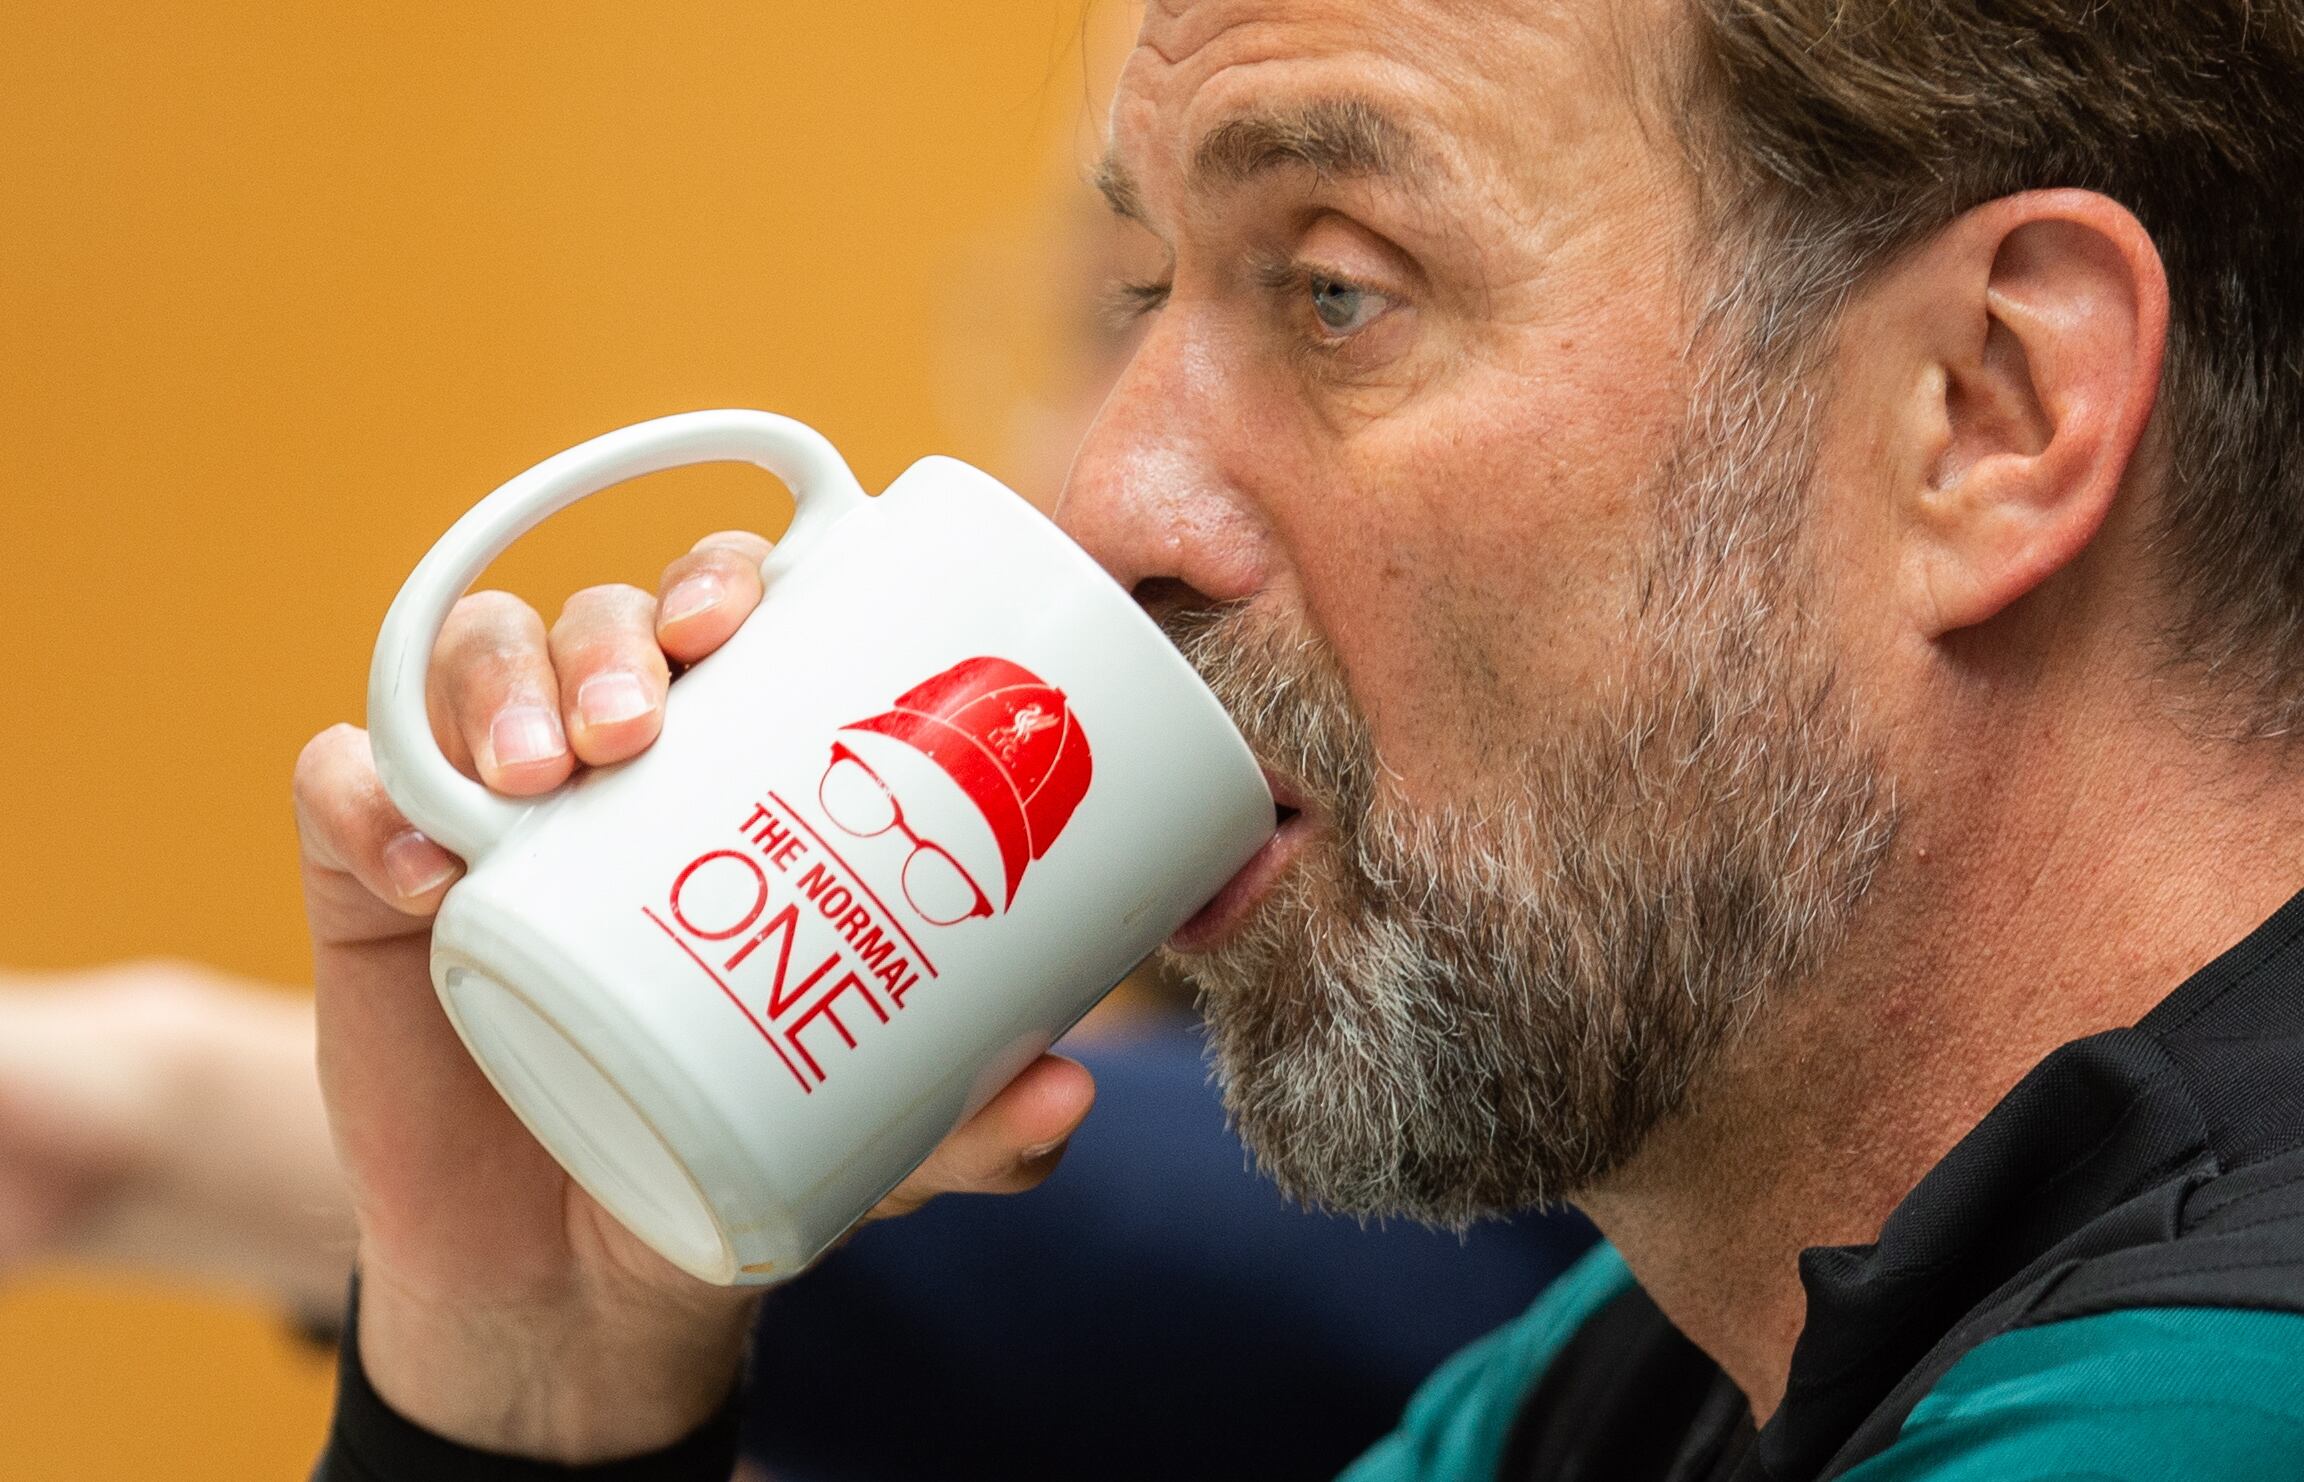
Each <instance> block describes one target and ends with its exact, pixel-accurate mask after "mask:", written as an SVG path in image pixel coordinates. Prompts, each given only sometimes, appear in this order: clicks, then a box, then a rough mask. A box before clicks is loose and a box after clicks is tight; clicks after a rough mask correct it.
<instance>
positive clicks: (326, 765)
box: [292, 721, 368, 799]
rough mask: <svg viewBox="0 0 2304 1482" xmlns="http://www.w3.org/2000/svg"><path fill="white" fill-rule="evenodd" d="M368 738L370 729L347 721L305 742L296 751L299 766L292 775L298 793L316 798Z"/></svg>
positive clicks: (300, 796)
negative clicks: (367, 729)
mask: <svg viewBox="0 0 2304 1482" xmlns="http://www.w3.org/2000/svg"><path fill="white" fill-rule="evenodd" d="M367 741H368V733H367V732H366V731H363V730H361V729H360V728H359V727H358V726H355V725H351V724H349V723H347V722H344V721H338V722H337V723H336V724H334V725H332V726H330V727H328V729H326V730H324V731H322V732H321V733H320V734H319V735H317V736H314V737H313V738H312V739H311V740H309V741H307V742H305V743H304V749H303V750H301V751H299V752H297V753H296V770H295V773H294V776H293V779H292V785H293V787H294V788H295V791H296V796H297V797H298V798H301V799H317V798H318V797H319V796H320V795H321V794H322V793H324V792H326V791H327V790H328V788H329V786H330V784H331V783H332V782H333V781H334V780H335V779H337V778H339V777H341V776H342V775H343V772H344V764H345V762H346V760H347V759H349V758H350V757H351V756H352V755H353V754H354V753H355V752H356V751H357V750H358V749H359V748H361V747H364V746H365V745H366V744H367Z"/></svg>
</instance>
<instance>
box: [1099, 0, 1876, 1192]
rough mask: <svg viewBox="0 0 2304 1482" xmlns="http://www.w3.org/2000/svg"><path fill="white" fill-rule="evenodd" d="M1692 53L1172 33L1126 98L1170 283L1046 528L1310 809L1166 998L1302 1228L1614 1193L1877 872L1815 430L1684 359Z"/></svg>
mask: <svg viewBox="0 0 2304 1482" xmlns="http://www.w3.org/2000/svg"><path fill="white" fill-rule="evenodd" d="M1663 20H1664V17H1663V16H1661V15H1658V14H1651V13H1650V11H1649V9H1648V8H1646V7H1643V8H1641V9H1640V10H1638V11H1637V12H1635V11H1633V10H1630V9H1627V8H1623V7H1613V6H1610V5H1607V4H1602V3H1593V4H1584V5H1577V4H1569V3H1555V4H1523V5H1501V4H1498V5H1472V4H1411V3H1406V0H1396V3H1373V0H1327V3H1320V0H1297V3H1289V0H1261V3H1249V0H1198V3H1191V4H1181V3H1179V4H1169V5H1163V4H1160V3H1157V0H1155V3H1154V5H1153V6H1152V8H1151V10H1150V12H1149V13H1148V15H1147V17H1146V20H1145V25H1144V31H1143V36H1142V38H1141V41H1140V44H1139V46H1138V47H1137V49H1136V51H1135V53H1134V54H1133V55H1132V56H1131V58H1130V59H1129V62H1128V64H1127V66H1126V69H1125V71H1124V73H1123V75H1122V78H1121V83H1120V89H1119V93H1118V96H1117V99H1116V101H1115V104H1114V108H1113V115H1112V118H1113V128H1112V151H1111V158H1110V161H1109V167H1108V169H1107V172H1106V183H1107V188H1108V189H1107V193H1108V194H1110V195H1112V196H1113V197H1114V200H1115V204H1116V205H1117V206H1119V207H1120V208H1121V209H1122V210H1123V211H1124V212H1126V213H1127V214H1130V215H1133V216H1135V217H1136V218H1138V219H1139V220H1140V221H1141V222H1142V223H1143V224H1144V226H1145V228H1146V229H1147V230H1148V231H1149V232H1151V233H1152V234H1153V235H1154V236H1155V237H1156V238H1157V239H1158V240H1159V241H1160V243H1161V244H1162V246H1163V248H1164V250H1165V254H1166V256H1167V260H1168V271H1167V273H1166V274H1165V277H1164V280H1163V281H1161V282H1159V283H1156V284H1148V285H1144V286H1143V287H1142V289H1141V291H1140V292H1139V293H1138V295H1137V296H1138V297H1139V298H1141V299H1143V300H1145V301H1146V303H1147V304H1148V305H1149V306H1151V312H1152V313H1153V314H1154V316H1155V317H1154V320H1153V322H1152V323H1151V325H1150V326H1149V328H1148V331H1147V333H1146V335H1145V338H1144V340H1143V342H1142V344H1141V346H1140V348H1139V349H1138V351H1137V353H1136V356H1135V358H1134V360H1133V361H1132V363H1131V364H1130V367H1129V369H1128V370H1127V372H1126V373H1125V374H1124V375H1123V376H1122V378H1121V380H1120V382H1119V383H1118V385H1117V386H1116V388H1115V389H1114V391H1113V393H1112V397H1111V399H1110V401H1109V402H1108V403H1107V405H1106V407H1105V409H1104V412H1103V414H1102V416H1101V417H1100V419H1099V421H1098V423H1097V425H1096V427H1095V429H1094V430H1093V431H1092V432H1091V433H1090V435H1089V437H1088V440H1087V442H1086V444H1085V445H1084V446H1083V448H1082V450H1081V453H1080V456H1079V460H1078V462H1077V463H1076V464H1075V467H1074V470H1073V477H1072V482H1071V485H1070V487H1069V489H1068V491H1067V494H1066V498H1065V501H1064V504H1063V505H1062V506H1061V508H1060V510H1059V516H1060V518H1061V519H1062V520H1063V521H1064V523H1065V524H1066V525H1067V527H1068V528H1069V529H1070V530H1071V531H1072V532H1073V533H1074V535H1075V536H1077V537H1078V538H1079V539H1080V540H1081V541H1082V542H1083V543H1084V544H1085V545H1086V546H1087V547H1088V548H1089V549H1090V550H1091V551H1092V552H1094V553H1095V554H1096V555H1097V556H1098V557H1099V558H1100V559H1101V560H1103V561H1104V562H1105V564H1106V565H1107V567H1109V568H1110V569H1111V570H1112V571H1113V572H1114V574H1115V575H1117V576H1118V577H1120V579H1121V580H1123V581H1124V582H1126V583H1128V584H1130V585H1132V586H1135V587H1136V588H1137V589H1138V590H1139V592H1140V594H1141V595H1142V596H1143V597H1144V598H1145V600H1146V601H1147V603H1148V605H1151V606H1152V607H1153V608H1154V610H1155V611H1156V612H1159V613H1160V614H1161V615H1162V617H1163V618H1164V620H1165V621H1167V622H1168V623H1169V625H1170V627H1171V630H1172V631H1173V632H1175V633H1176V634H1177V636H1178V637H1179V638H1180V639H1181V640H1182V641H1183V642H1184V643H1185V645H1186V649H1187V652H1188V653H1190V654H1191V655H1192V657H1193V658H1194V659H1195V661H1196V662H1198V663H1199V664H1200V665H1201V667H1202V670H1203V672H1204V673H1205V674H1206V675H1207V676H1208V677H1209V679H1210V681H1211V683H1212V685H1214V687H1215V688H1216V689H1217V691H1218V694H1219V696H1220V697H1221V698H1223V699H1224V700H1225V701H1226V702H1227V704H1228V705H1229V706H1230V707H1231V708H1232V710H1233V713H1234V715H1235V717H1236V718H1237V719H1239V720H1240V721H1241V723H1242V726H1243V729H1244V730H1245V731H1246V732H1247V734H1248V736H1249V739H1250V741H1251V743H1252V744H1254V745H1255V746H1256V747H1257V749H1258V752H1259V754H1260V756H1261V757H1262V759H1263V760H1264V761H1265V763H1266V765H1267V767H1268V768H1270V769H1271V770H1272V771H1273V772H1274V774H1275V777H1276V781H1277V783H1278V790H1279V791H1280V793H1281V794H1282V801H1283V803H1287V804H1292V805H1298V806H1300V807H1301V809H1302V812H1301V814H1300V816H1298V817H1297V818H1296V819H1295V820H1293V821H1292V822H1291V823H1290V824H1289V826H1288V827H1287V828H1285V829H1284V830H1283V831H1282V835H1281V838H1280V840H1279V841H1278V842H1276V844H1275V845H1274V846H1273V847H1272V848H1271V849H1269V850H1268V851H1267V854H1266V856H1264V857H1263V858H1262V859H1260V860H1259V862H1258V863H1257V864H1256V865H1254V866H1252V867H1251V870H1250V872H1249V873H1248V875H1247V876H1246V877H1245V878H1244V879H1243V880H1242V881H1241V882H1236V885H1237V888H1235V889H1234V890H1232V891H1230V892H1228V893H1227V899H1226V900H1224V901H1221V902H1219V905H1218V907H1217V908H1216V917H1215V919H1213V920H1212V921H1209V922H1204V923H1202V925H1201V927H1200V929H1199V931H1198V936H1199V937H1200V938H1201V940H1199V941H1198V942H1196V943H1195V944H1194V945H1196V946H1198V947H1199V948H1201V949H1202V950H1200V951H1199V952H1198V953H1196V954H1195V955H1193V956H1191V957H1190V958H1189V959H1187V960H1186V961H1185V962H1184V964H1183V965H1184V967H1185V969H1186V971H1187V972H1189V973H1191V974H1192V975H1193V976H1194V977H1195V978H1196V979H1197V980H1198V981H1199V983H1200V986H1201V988H1202V990H1203V1001H1204V1005H1205V1007H1206V1010H1207V1013H1208V1016H1209V1019H1210V1024H1211V1028H1212V1030H1213V1033H1214V1037H1215V1045H1216V1050H1217V1056H1218V1062H1219V1070H1220V1072H1221V1074H1222V1077H1223V1079H1224V1081H1225V1085H1226V1091H1227V1096H1228V1099H1229V1101H1230V1104H1231V1106H1232V1109H1233V1112H1234V1114H1235V1117H1236V1118H1237V1120H1238V1121H1239V1123H1240V1126H1241V1128H1242V1131H1243V1133H1244V1135H1246V1136H1247V1137H1248V1139H1249V1140H1250V1142H1251V1145H1252V1146H1254V1147H1255V1148H1256V1150H1257V1152H1258V1154H1259V1156H1260V1158H1261V1159H1262V1160H1263V1161H1264V1163H1265V1165H1266V1166H1267V1167H1268V1168H1269V1169H1270V1170H1271V1171H1273V1172H1274V1173H1275V1174H1276V1175H1277V1176H1278V1177H1279V1179H1280V1181H1281V1182H1282V1184H1283V1185H1284V1186H1285V1187H1287V1188H1289V1189H1290V1190H1291V1191H1292V1192H1295V1193H1297V1194H1299V1195H1301V1196H1303V1197H1305V1198H1307V1199H1310V1200H1313V1201H1315V1202H1320V1203H1325V1204H1329V1205H1332V1206H1337V1207H1342V1208H1347V1209H1353V1210H1367V1211H1385V1210H1406V1211H1408V1212H1411V1213H1415V1214H1419V1215H1422V1216H1425V1217H1428V1218H1432V1219H1436V1220H1443V1221H1455V1220H1460V1219H1463V1218H1467V1217H1470V1216H1472V1215H1475V1214H1478V1213H1481V1212H1484V1211H1488V1210H1495V1209H1508V1208H1513V1207H1518V1206H1521V1205H1524V1204H1527V1203H1530V1202H1534V1201H1536V1200H1539V1199H1544V1198H1556V1197H1560V1196H1561V1195H1563V1194H1566V1193H1569V1192H1571V1191H1572V1190H1573V1189H1574V1188H1576V1187H1578V1186H1581V1185H1583V1184H1585V1183H1588V1182H1589V1181H1591V1180H1592V1179H1594V1178H1597V1177H1599V1176H1601V1175H1603V1174H1605V1173H1606V1172H1607V1171H1608V1170H1609V1169H1610V1168H1612V1167H1614V1166H1616V1164H1618V1163H1620V1162H1621V1161H1622V1159H1623V1158H1624V1157H1626V1156H1628V1155H1629V1153H1630V1152H1631V1151H1632V1150H1633V1148H1635V1147H1636V1146H1637V1144H1638V1141H1639V1140H1640V1138H1641V1137H1642V1136H1643V1135H1644V1134H1645V1133H1646V1131H1647V1130H1648V1128H1649V1127H1650V1126H1652V1125H1653V1124H1654V1122H1655V1121H1656V1120H1657V1119H1658V1118H1659V1117H1661V1116H1662V1115H1665V1114H1666V1113H1667V1112H1669V1111H1670V1110H1671V1109H1672V1108H1673V1107H1674V1106H1675V1105H1676V1104H1677V1103H1678V1100H1679V1098H1680V1095H1681V1093H1682V1091H1683V1090H1684V1089H1685V1087H1686V1085H1687V1083H1688V1081H1689V1080H1690V1079H1691V1078H1692V1077H1693V1076H1694V1075H1695V1074H1696V1073H1697V1072H1698V1071H1699V1070H1700V1069H1701V1068H1702V1065H1703V1063H1704V1061H1705V1060H1706V1059H1707V1057H1708V1056H1709V1055H1710V1054H1711V1053H1713V1052H1714V1051H1715V1050H1716V1048H1717V1046H1718V1045H1719V1043H1720V1042H1721V1041H1722V1040H1723V1039H1724V1038H1725V1037H1726V1035H1727V1034H1728V1032H1729V1030H1730V1028H1731V1027H1732V1026H1733V1024H1734V1023H1735V1022H1737V1019H1738V1016H1739V1014H1740V1013H1741V1012H1742V1010H1743V1009H1744V1008H1745V1007H1747V1006H1748V1004H1747V1001H1748V999H1749V998H1750V996H1751V995H1752V994H1753V993H1754V992H1755V991H1757V990H1759V989H1762V988H1765V987H1768V986H1772V985H1773V984H1774V982H1776V981H1778V980H1781V979H1784V978H1788V977H1791V976H1795V975H1797V974H1798V973H1799V972H1800V971H1802V970H1803V969H1804V968H1805V967H1806V966H1807V965H1808V963H1809V962H1810V961H1812V959H1813V956H1814V954H1815V952H1816V951H1818V950H1820V947H1821V945H1822V944H1823V943H1824V942H1825V941H1827V940H1828V939H1829V938H1830V937H1831V936H1832V935H1833V933H1834V932H1835V931H1836V930H1837V929H1838V926H1839V924H1840V922H1841V921H1842V920H1843V919H1844V917H1845V915H1846V912H1847V910H1848V909H1849V907H1850V906H1851V905H1852V903H1853V900H1854V897H1855V895H1856V894H1857V893H1859V891H1860V889H1861V884H1862V881H1863V879H1864V877H1865V875H1866V872H1867V871H1868V869H1869V867H1870V864H1871V862H1872V860H1873V859H1874V858H1876V851H1877V848H1878V846H1879V843H1880V841H1881V839H1882V838H1884V836H1885V831H1886V819H1885V814H1884V810H1883V809H1882V808H1881V807H1880V806H1879V805H1878V804H1877V802H1876V801H1875V792H1876V778H1875V777H1874V775H1873V769H1872V767H1871V765H1870V764H1869V762H1868V761H1867V760H1866V758H1865V756H1864V754H1863V751H1862V748H1860V747H1859V746H1858V745H1857V744H1856V742H1855V740H1854V738H1853V729H1854V728H1853V724H1852V722H1851V721H1850V720H1849V718H1848V717H1847V716H1846V715H1845V713H1844V712H1843V711H1842V710H1841V709H1840V707H1839V705H1838V703H1837V702H1836V700H1835V699H1834V689H1833V686H1832V684H1831V682H1830V680H1831V675H1832V664H1831V661H1830V658H1829V657H1828V655H1827V654H1826V653H1825V652H1824V651H1823V650H1822V649H1821V648H1820V647H1819V646H1818V644H1817V642H1816V641H1815V640H1814V637H1813V635H1807V636H1799V635H1800V629H1799V628H1798V626H1797V614H1798V613H1799V611H1800V609H1802V608H1803V607H1804V606H1806V605H1807V604H1808V602H1809V599H1810V597H1811V596H1812V595H1813V589H1814V583H1813V582H1812V581H1810V580H1809V572H1810V570H1811V566H1812V563H1811V561H1810V560H1809V557H1808V555H1807V553H1806V549H1805V546H1806V544H1807V542H1806V541H1805V540H1804V539H1803V538H1802V536H1801V533H1800V532H1801V529H1802V525H1801V520H1800V518H1799V511H1800V509H1801V507H1802V500H1801V498H1800V495H1801V491H1802V489H1803V488H1804V486H1805V485H1806V484H1807V483H1808V482H1809V471H1810V469H1811V467H1812V465H1813V461H1814V460H1813V457H1812V453H1813V450H1812V448H1811V446H1810V440H1809V436H1808V434H1809V431H1810V429H1809V426H1808V423H1807V421H1806V419H1805V418H1804V417H1802V416H1799V415H1792V414H1788V413H1787V412H1786V407H1787V405H1788V404H1789V405H1791V406H1793V407H1795V408H1796V407H1797V406H1798V405H1799V402H1798V399H1797V398H1793V399H1791V401H1790V402H1789V403H1787V401H1786V399H1785V398H1783V397H1781V396H1779V395H1777V394H1775V393H1776V391H1777V390H1778V389H1779V387H1778V386H1777V384H1776V383H1775V382H1772V381H1770V380H1769V379H1768V378H1766V377H1763V376H1761V375H1759V374H1758V373H1757V372H1756V371H1754V370H1753V369H1752V368H1751V367H1750V366H1748V365H1746V364H1745V363H1744V362H1743V361H1742V360H1741V359H1740V358H1739V357H1738V356H1736V355H1735V354H1734V353H1733V352H1732V351H1730V350H1726V349H1723V348H1722V347H1721V345H1720V344H1718V343H1712V342H1710V341H1708V340H1707V339H1706V337H1702V336H1699V335H1698V334H1697V333H1696V327H1697V325H1698V323H1699V320H1700V316H1701V315H1702V314H1703V311H1704V310H1705V308H1706V305H1707V302H1708V294H1707V290H1706V288H1705V287H1704V286H1703V280H1702V278H1701V275H1700V274H1699V273H1698V271H1697V264H1698V262H1699V261H1700V258H1701V254H1700V252H1699V251H1698V247H1699V235H1698V232H1697V230H1696V218H1695V211H1694V206H1693V204H1692V201H1691V195H1690V189H1689V186H1688V183H1687V181H1686V178H1685V175H1684V166H1683V165H1682V164H1681V163H1680V160H1679V156H1678V154H1677V152H1676V146H1675V143H1674V139H1673V135H1672V131H1671V124H1670V121H1669V119H1670V115H1669V112H1668V107H1667V103H1666V99H1667V97H1668V93H1667V89H1666V86H1665V82H1664V78H1665V68H1666V65H1667V64H1666V61H1665V57H1666V54H1667V47H1668V42H1667V40H1666V39H1665V37H1664V34H1663V27H1662V25H1661V22H1662V21H1663ZM1707 346H1709V347H1708V348H1707Z"/></svg>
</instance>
